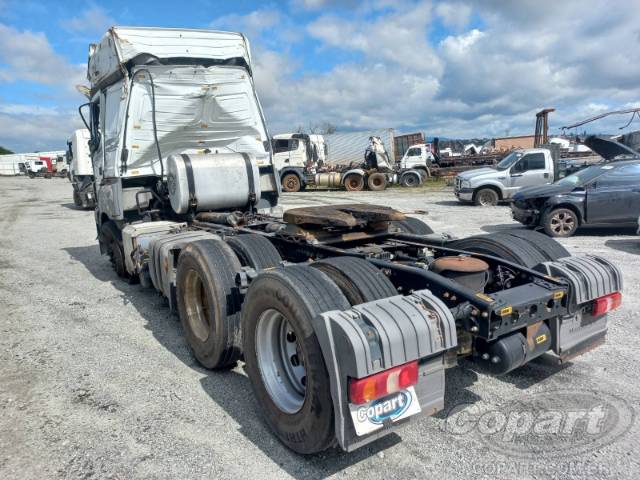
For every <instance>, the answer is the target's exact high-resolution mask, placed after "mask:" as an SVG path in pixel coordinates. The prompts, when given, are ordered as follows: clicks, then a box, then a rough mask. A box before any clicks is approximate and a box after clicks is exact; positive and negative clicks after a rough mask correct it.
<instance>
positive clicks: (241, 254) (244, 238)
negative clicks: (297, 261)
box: [227, 233, 282, 270]
mask: <svg viewBox="0 0 640 480" xmlns="http://www.w3.org/2000/svg"><path fill="white" fill-rule="evenodd" d="M227 243H228V244H229V246H230V247H231V249H232V250H233V251H234V252H235V254H236V255H237V256H238V259H239V260H240V263H241V264H242V266H245V267H251V268H254V269H256V270H263V269H265V268H271V267H277V266H278V265H280V262H282V257H281V256H280V254H279V253H278V250H276V247H274V246H273V244H272V243H271V242H270V241H269V240H267V239H266V238H264V237H263V236H262V235H258V234H255V233H248V234H245V235H236V236H235V237H228V238H227Z"/></svg>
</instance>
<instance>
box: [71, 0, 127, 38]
mask: <svg viewBox="0 0 640 480" xmlns="http://www.w3.org/2000/svg"><path fill="white" fill-rule="evenodd" d="M61 24H62V27H63V28H65V29H66V30H69V31H71V32H75V33H82V34H91V35H102V34H104V33H105V32H106V31H107V29H109V28H110V27H113V26H114V25H115V24H116V21H115V20H114V19H113V18H112V17H111V15H109V13H108V12H107V11H106V10H105V9H104V8H102V7H100V6H97V5H92V6H90V7H89V8H87V9H86V10H84V11H83V12H82V13H81V14H80V15H78V16H77V17H73V18H71V19H69V20H66V21H63V22H61Z"/></svg>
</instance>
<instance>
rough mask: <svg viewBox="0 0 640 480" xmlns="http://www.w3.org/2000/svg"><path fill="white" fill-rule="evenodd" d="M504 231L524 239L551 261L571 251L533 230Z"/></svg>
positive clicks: (566, 255) (567, 255) (567, 254)
mask: <svg viewBox="0 0 640 480" xmlns="http://www.w3.org/2000/svg"><path fill="white" fill-rule="evenodd" d="M504 233H506V234H507V235H511V236H512V237H518V238H522V239H523V240H526V241H527V242H529V244H531V245H533V247H534V248H535V249H537V250H538V251H539V252H540V253H541V254H542V255H544V256H545V257H546V258H547V260H549V261H551V262H554V261H556V260H558V259H560V258H564V257H570V256H571V253H569V251H568V250H567V249H566V248H564V247H563V246H562V245H560V243H558V242H557V241H556V240H554V239H553V238H549V237H548V236H547V235H544V234H542V233H540V232H536V231H534V230H522V229H517V230H516V229H514V230H507V231H505V232H504Z"/></svg>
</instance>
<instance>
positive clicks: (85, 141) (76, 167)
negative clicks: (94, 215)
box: [67, 128, 96, 208]
mask: <svg viewBox="0 0 640 480" xmlns="http://www.w3.org/2000/svg"><path fill="white" fill-rule="evenodd" d="M90 138H91V137H90V135H89V130H87V129H86V128H81V129H78V130H76V131H74V132H73V135H72V136H71V138H70V139H69V140H67V161H68V163H69V181H70V182H71V185H72V186H73V203H74V204H75V205H76V206H77V207H82V208H94V207H95V198H96V197H95V191H94V188H93V165H92V164H91V154H90V152H89V139H90Z"/></svg>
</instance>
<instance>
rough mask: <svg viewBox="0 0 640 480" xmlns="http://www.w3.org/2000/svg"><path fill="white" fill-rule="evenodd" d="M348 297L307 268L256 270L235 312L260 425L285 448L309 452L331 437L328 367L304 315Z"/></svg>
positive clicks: (341, 306)
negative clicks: (240, 307)
mask: <svg viewBox="0 0 640 480" xmlns="http://www.w3.org/2000/svg"><path fill="white" fill-rule="evenodd" d="M347 308H349V303H348V302H347V300H346V298H345V297H344V296H343V295H342V293H341V292H340V289H339V288H338V287H337V286H336V285H335V284H334V283H333V282H332V281H331V280H330V279H329V277H327V276H326V275H325V274H323V273H322V272H320V271H319V270H317V269H315V268H310V267H308V266H304V265H294V266H291V267H287V268H284V269H274V270H267V271H265V272H262V273H261V274H260V275H258V277H257V278H256V279H255V280H254V281H253V282H252V283H251V286H250V287H249V291H248V292H247V296H246V298H245V302H244V307H243V312H242V326H243V331H244V335H243V336H244V341H243V343H244V352H245V362H246V365H245V371H246V373H247V375H248V376H249V379H250V380H251V385H252V387H253V391H254V394H255V396H256V399H257V403H258V405H259V406H260V410H261V411H262V412H263V413H264V416H265V420H266V422H267V424H268V425H269V426H270V427H271V428H272V429H273V431H274V432H275V434H276V436H277V437H278V438H279V439H280V441H282V443H284V444H285V445H286V446H287V447H289V448H290V449H292V450H293V451H295V452H297V453H301V454H311V453H317V452H320V451H322V450H325V449H326V448H328V447H329V446H330V445H331V444H332V443H333V440H334V437H335V430H334V411H333V401H332V398H331V386H330V381H329V374H328V372H327V367H326V365H325V363H324V359H323V356H322V350H321V349H320V344H319V342H318V338H317V337H316V334H315V332H314V330H313V327H312V324H311V320H312V319H313V318H314V317H315V316H316V315H318V314H320V313H322V312H326V311H329V310H345V309H347Z"/></svg>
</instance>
